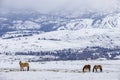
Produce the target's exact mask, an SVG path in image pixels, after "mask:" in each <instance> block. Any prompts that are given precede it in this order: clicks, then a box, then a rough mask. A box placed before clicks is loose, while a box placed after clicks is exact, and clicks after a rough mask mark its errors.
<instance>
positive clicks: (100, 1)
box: [0, 0, 119, 12]
mask: <svg viewBox="0 0 120 80" xmlns="http://www.w3.org/2000/svg"><path fill="white" fill-rule="evenodd" d="M0 1H3V2H2V5H3V6H4V7H14V8H31V9H35V10H38V11H41V12H49V11H52V10H57V9H65V10H68V11H70V10H71V11H72V10H81V11H82V10H84V9H86V8H87V9H91V10H97V11H105V10H109V9H116V8H117V7H119V0H0Z"/></svg>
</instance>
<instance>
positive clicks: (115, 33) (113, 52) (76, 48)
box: [0, 9, 120, 60]
mask: <svg viewBox="0 0 120 80" xmlns="http://www.w3.org/2000/svg"><path fill="white" fill-rule="evenodd" d="M119 25H120V13H119V12H114V13H110V14H105V15H100V14H98V13H91V15H90V14H89V15H87V14H85V15H82V16H79V17H74V18H71V17H66V16H58V15H48V14H41V13H39V12H37V11H34V10H14V9H13V10H9V11H8V10H3V11H2V12H0V36H1V38H0V42H1V43H0V53H1V54H6V55H8V54H14V55H37V56H41V55H42V56H44V55H52V56H57V57H59V59H62V60H63V59H64V60H65V59H88V58H91V59H97V58H106V59H114V58H115V57H117V56H119V55H120V53H119V51H120V46H119V44H120V37H119V35H120V28H119ZM16 46H17V47H16ZM89 53H90V54H89ZM76 56H78V57H76ZM81 56H84V57H81ZM89 56H90V57H89Z"/></svg>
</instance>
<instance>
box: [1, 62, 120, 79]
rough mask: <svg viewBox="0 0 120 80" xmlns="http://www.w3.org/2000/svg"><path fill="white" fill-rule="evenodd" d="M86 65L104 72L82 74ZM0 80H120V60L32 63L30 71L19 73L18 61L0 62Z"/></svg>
mask: <svg viewBox="0 0 120 80" xmlns="http://www.w3.org/2000/svg"><path fill="white" fill-rule="evenodd" d="M85 64H90V65H91V66H92V67H93V66H94V65H95V64H100V65H102V66H103V72H97V73H93V72H85V73H83V72H82V68H83V66H84V65H85ZM0 80H120V60H110V61H49V62H30V71H28V72H27V71H19V64H18V61H14V62H8V61H7V62H6V61H1V62H0Z"/></svg>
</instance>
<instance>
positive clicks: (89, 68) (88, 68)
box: [83, 64, 91, 72]
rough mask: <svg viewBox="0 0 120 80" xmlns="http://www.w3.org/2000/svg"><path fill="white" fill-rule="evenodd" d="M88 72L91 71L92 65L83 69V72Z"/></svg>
mask: <svg viewBox="0 0 120 80" xmlns="http://www.w3.org/2000/svg"><path fill="white" fill-rule="evenodd" d="M86 70H89V72H90V71H91V65H89V64H87V65H85V66H84V67H83V72H85V71H86Z"/></svg>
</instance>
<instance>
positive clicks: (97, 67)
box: [93, 65, 102, 72]
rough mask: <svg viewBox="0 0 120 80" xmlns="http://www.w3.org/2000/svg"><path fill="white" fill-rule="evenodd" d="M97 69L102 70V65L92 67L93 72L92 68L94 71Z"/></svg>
mask: <svg viewBox="0 0 120 80" xmlns="http://www.w3.org/2000/svg"><path fill="white" fill-rule="evenodd" d="M97 69H100V72H102V66H101V65H95V66H94V67H93V72H94V70H96V72H97Z"/></svg>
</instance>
